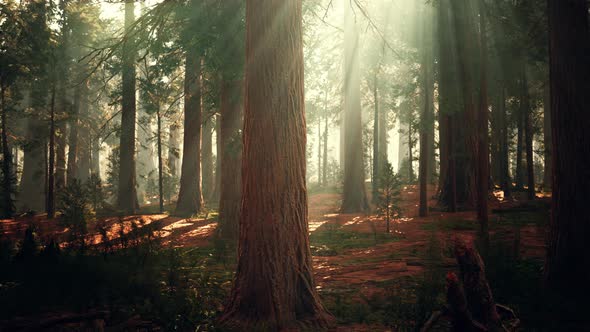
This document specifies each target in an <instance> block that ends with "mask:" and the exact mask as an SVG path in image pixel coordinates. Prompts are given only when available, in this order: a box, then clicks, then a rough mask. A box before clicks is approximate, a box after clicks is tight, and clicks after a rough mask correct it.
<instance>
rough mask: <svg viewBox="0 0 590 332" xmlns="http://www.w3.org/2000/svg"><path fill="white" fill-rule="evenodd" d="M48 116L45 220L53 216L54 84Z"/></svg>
mask: <svg viewBox="0 0 590 332" xmlns="http://www.w3.org/2000/svg"><path fill="white" fill-rule="evenodd" d="M49 107H50V110H49V111H50V114H49V162H48V164H49V165H48V179H47V180H48V181H47V195H46V199H47V201H46V205H45V211H46V212H47V218H48V219H53V217H54V216H55V84H54V85H53V87H52V89H51V104H50V106H49Z"/></svg>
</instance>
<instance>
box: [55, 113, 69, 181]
mask: <svg viewBox="0 0 590 332" xmlns="http://www.w3.org/2000/svg"><path fill="white" fill-rule="evenodd" d="M63 105H64V104H61V106H62V107H63ZM64 113H65V111H64ZM55 135H56V137H55V189H56V190H60V189H63V188H64V187H65V186H66V169H67V165H66V145H67V139H66V137H67V126H66V123H65V122H64V121H63V120H62V121H58V122H57V123H56V131H55Z"/></svg>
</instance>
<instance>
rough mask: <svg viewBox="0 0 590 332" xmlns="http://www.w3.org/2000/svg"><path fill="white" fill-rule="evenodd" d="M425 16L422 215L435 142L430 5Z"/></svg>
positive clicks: (425, 11) (423, 215)
mask: <svg viewBox="0 0 590 332" xmlns="http://www.w3.org/2000/svg"><path fill="white" fill-rule="evenodd" d="M423 13H424V17H423V18H422V20H423V21H422V24H423V26H422V28H423V31H422V43H421V44H422V56H421V57H422V64H421V69H422V71H421V81H422V82H421V83H422V87H421V90H422V96H421V98H422V114H421V116H420V157H419V158H420V164H419V170H418V173H419V178H420V179H419V182H420V206H419V215H420V217H426V216H427V215H428V183H429V182H430V181H429V179H430V177H431V176H432V174H431V172H430V171H431V170H432V168H431V167H430V162H432V160H431V157H430V155H431V152H432V151H431V146H433V144H434V137H433V136H432V134H433V128H434V103H433V101H434V79H433V78H434V77H433V73H432V67H433V59H432V50H431V49H430V45H431V44H432V38H431V33H432V30H431V29H430V24H431V20H432V15H431V11H430V8H429V6H425V8H423Z"/></svg>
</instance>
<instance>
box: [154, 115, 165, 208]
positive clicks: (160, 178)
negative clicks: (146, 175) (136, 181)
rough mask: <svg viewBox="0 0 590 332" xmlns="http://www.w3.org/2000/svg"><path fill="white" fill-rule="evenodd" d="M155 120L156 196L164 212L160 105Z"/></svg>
mask: <svg viewBox="0 0 590 332" xmlns="http://www.w3.org/2000/svg"><path fill="white" fill-rule="evenodd" d="M156 107H157V108H158V109H157V110H156V122H157V129H156V133H157V137H156V140H157V141H156V146H157V149H158V198H159V203H160V204H159V208H160V213H162V212H164V162H163V160H162V116H161V114H160V106H159V105H157V106H156Z"/></svg>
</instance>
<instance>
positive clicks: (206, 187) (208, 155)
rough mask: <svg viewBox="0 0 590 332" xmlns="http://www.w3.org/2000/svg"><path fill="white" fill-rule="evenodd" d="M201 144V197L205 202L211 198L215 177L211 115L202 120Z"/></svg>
mask: <svg viewBox="0 0 590 332" xmlns="http://www.w3.org/2000/svg"><path fill="white" fill-rule="evenodd" d="M201 136H202V146H201V166H202V167H203V170H202V177H203V181H202V182H203V198H204V199H205V201H206V202H211V201H212V199H213V191H214V183H215V178H214V177H213V116H209V117H207V118H206V119H205V121H204V122H203V132H202V135H201Z"/></svg>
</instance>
